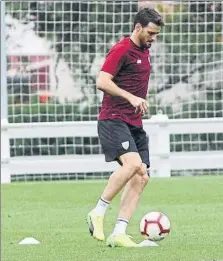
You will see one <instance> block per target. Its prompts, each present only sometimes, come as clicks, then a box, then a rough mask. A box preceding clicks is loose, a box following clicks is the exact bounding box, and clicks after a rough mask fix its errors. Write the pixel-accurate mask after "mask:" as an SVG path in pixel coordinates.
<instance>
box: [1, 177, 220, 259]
mask: <svg viewBox="0 0 223 261" xmlns="http://www.w3.org/2000/svg"><path fill="white" fill-rule="evenodd" d="M104 186H105V182H93V181H92V182H55V183H53V182H51V183H49V182H40V183H12V184H6V185H2V260H3V261H26V260H27V261H96V260H100V261H137V260H140V261H141V260H142V261H144V260H151V261H161V260H165V261H169V260H171V261H177V260H182V261H189V260H190V261H201V260H223V176H213V177H210V176H209V177H207V176H206V177H186V178H183V177H180V178H171V179H152V180H151V182H150V184H149V185H148V187H147V188H146V190H145V192H144V194H143V196H142V199H141V202H140V205H139V207H138V209H137V211H136V213H135V215H134V217H133V219H132V221H131V223H130V225H129V229H128V232H129V234H130V235H132V236H134V238H135V240H136V241H137V242H140V241H141V240H142V237H141V236H140V234H139V231H138V230H139V222H140V219H141V217H142V216H143V215H144V214H145V213H146V212H148V211H152V210H159V211H162V212H164V213H166V214H167V215H168V216H169V218H170V220H171V225H172V230H171V233H170V235H169V236H168V238H166V239H165V240H163V241H162V242H161V243H160V246H159V247H155V248H137V249H120V248H118V249H117V248H115V249H111V248H108V247H106V246H105V243H100V242H97V241H95V240H93V239H92V238H91V237H90V235H89V234H88V229H87V227H86V223H85V216H86V214H87V213H88V211H89V210H90V209H91V208H92V207H93V206H94V204H95V202H96V200H97V199H98V197H99V195H100V193H101V192H102V190H103V188H104ZM118 205H119V197H118V198H117V199H115V200H114V202H113V203H112V205H111V206H110V208H109V210H108V212H107V215H106V218H105V233H106V236H107V235H108V234H109V233H110V231H111V230H112V228H113V224H114V222H115V219H116V215H117V212H118ZM25 237H34V238H36V239H38V240H39V241H40V242H41V244H39V245H29V246H27V245H18V242H19V241H20V240H22V239H23V238H25Z"/></svg>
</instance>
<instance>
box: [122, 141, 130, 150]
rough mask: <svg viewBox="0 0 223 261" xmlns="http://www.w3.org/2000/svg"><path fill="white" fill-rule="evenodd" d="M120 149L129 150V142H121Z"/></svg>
mask: <svg viewBox="0 0 223 261" xmlns="http://www.w3.org/2000/svg"><path fill="white" fill-rule="evenodd" d="M122 147H123V148H124V149H125V150H127V149H128V148H129V141H124V142H122Z"/></svg>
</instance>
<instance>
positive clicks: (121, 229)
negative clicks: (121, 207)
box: [112, 218, 129, 234]
mask: <svg viewBox="0 0 223 261" xmlns="http://www.w3.org/2000/svg"><path fill="white" fill-rule="evenodd" d="M128 224H129V221H128V219H125V218H118V219H117V220H116V223H115V227H114V230H113V232H112V234H125V232H126V229H127V226H128Z"/></svg>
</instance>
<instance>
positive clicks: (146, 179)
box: [141, 173, 149, 187]
mask: <svg viewBox="0 0 223 261" xmlns="http://www.w3.org/2000/svg"><path fill="white" fill-rule="evenodd" d="M141 180H142V185H143V187H145V186H146V185H147V183H148V182H149V176H148V175H147V173H145V174H144V175H143V176H142V177H141Z"/></svg>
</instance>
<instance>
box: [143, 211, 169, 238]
mask: <svg viewBox="0 0 223 261" xmlns="http://www.w3.org/2000/svg"><path fill="white" fill-rule="evenodd" d="M140 232H141V234H142V235H143V236H144V237H145V238H146V239H149V240H152V241H160V240H162V239H164V238H165V237H166V236H167V235H168V234H169V233H170V221H169V218H168V217H167V216H166V215H165V214H163V213H161V212H149V213H147V214H146V215H145V216H144V217H143V218H142V220H141V222H140Z"/></svg>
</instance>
